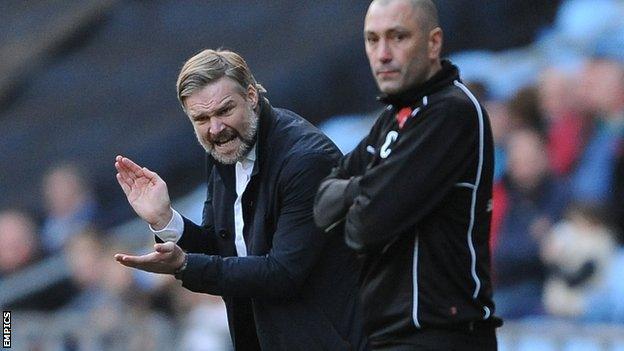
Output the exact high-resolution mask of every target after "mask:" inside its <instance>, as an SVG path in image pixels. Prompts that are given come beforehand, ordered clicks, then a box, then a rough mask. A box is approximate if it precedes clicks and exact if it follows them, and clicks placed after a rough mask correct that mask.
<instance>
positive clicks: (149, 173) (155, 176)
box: [142, 167, 160, 183]
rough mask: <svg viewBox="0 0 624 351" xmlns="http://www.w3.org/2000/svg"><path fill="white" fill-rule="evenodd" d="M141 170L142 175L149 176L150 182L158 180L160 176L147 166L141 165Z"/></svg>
mask: <svg viewBox="0 0 624 351" xmlns="http://www.w3.org/2000/svg"><path fill="white" fill-rule="evenodd" d="M142 171H143V175H144V176H146V177H147V178H149V180H150V181H151V182H153V183H155V182H156V181H158V180H160V177H159V176H158V174H157V173H156V172H152V171H150V170H149V169H148V168H147V167H143V168H142Z"/></svg>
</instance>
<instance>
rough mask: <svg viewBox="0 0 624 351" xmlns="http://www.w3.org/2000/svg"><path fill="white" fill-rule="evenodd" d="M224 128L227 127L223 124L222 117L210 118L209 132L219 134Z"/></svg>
mask: <svg viewBox="0 0 624 351" xmlns="http://www.w3.org/2000/svg"><path fill="white" fill-rule="evenodd" d="M223 128H225V125H224V124H223V122H221V120H220V119H218V118H211V119H210V130H209V133H210V134H212V135H213V136H214V135H217V134H219V133H220V132H221V131H222V130H223Z"/></svg>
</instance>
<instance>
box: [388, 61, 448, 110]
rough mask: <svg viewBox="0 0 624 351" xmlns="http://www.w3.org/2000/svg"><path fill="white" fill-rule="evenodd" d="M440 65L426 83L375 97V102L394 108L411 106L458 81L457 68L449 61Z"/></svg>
mask: <svg viewBox="0 0 624 351" xmlns="http://www.w3.org/2000/svg"><path fill="white" fill-rule="evenodd" d="M441 63H442V69H441V70H439V71H438V72H436V74H434V75H433V77H431V78H429V80H427V81H426V82H424V83H421V84H418V85H416V86H412V87H410V88H407V89H406V90H404V91H402V92H400V93H397V94H381V95H379V96H378V97H377V100H379V101H381V102H383V103H384V104H390V105H394V106H395V107H405V106H413V105H416V104H419V103H420V101H421V100H422V98H423V97H425V96H427V95H430V94H432V93H435V92H437V91H438V90H441V89H443V88H445V87H447V86H448V85H450V84H453V81H454V80H459V69H458V68H457V66H455V65H454V64H452V63H451V61H449V60H442V62H441Z"/></svg>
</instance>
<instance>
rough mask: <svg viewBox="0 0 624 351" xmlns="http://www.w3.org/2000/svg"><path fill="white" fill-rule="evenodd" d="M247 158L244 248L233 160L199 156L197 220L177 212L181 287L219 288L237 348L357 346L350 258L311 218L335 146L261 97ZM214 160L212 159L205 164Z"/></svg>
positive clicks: (359, 335)
mask: <svg viewBox="0 0 624 351" xmlns="http://www.w3.org/2000/svg"><path fill="white" fill-rule="evenodd" d="M256 150H257V158H256V162H255V164H254V168H253V172H252V177H251V180H250V182H249V184H248V186H247V188H246V190H245V193H244V194H243V199H242V200H243V201H242V207H243V218H244V222H245V225H244V232H243V235H244V238H245V243H246V246H247V252H248V256H247V257H237V256H236V249H235V245H234V239H235V235H234V210H233V204H234V201H235V199H236V180H235V169H234V165H222V164H219V163H216V162H215V161H214V160H213V159H212V158H211V157H209V158H208V163H209V167H208V169H209V175H208V196H207V200H206V203H205V207H204V218H203V225H202V226H197V225H196V224H193V223H192V222H191V221H189V220H188V219H186V218H185V219H184V223H185V226H184V228H185V229H184V234H183V236H182V238H181V239H180V241H179V242H178V244H179V245H180V246H181V247H182V248H184V249H185V250H187V251H188V252H189V253H191V254H189V259H188V266H187V269H186V270H185V272H184V274H183V275H182V282H183V286H184V287H186V288H188V289H189V290H192V291H195V292H202V293H209V294H213V295H220V296H223V299H224V300H225V303H226V306H227V313H228V320H229V326H230V334H231V336H232V340H233V343H234V346H235V348H236V349H237V350H255V349H258V345H259V346H260V347H261V348H262V349H263V350H350V349H353V350H360V349H363V348H365V341H364V340H365V338H364V336H363V332H362V323H361V317H360V313H359V307H358V304H357V297H358V293H357V288H356V286H357V278H358V274H359V265H358V264H357V263H356V259H355V256H354V254H353V252H351V250H349V249H348V248H347V247H346V245H345V244H344V242H343V240H342V239H341V238H340V237H338V236H333V237H329V236H326V235H324V234H323V232H322V231H321V230H319V229H318V228H317V227H316V226H315V225H314V221H313V215H312V206H313V201H314V195H315V193H316V190H317V188H318V185H319V183H320V181H321V180H322V179H323V178H324V177H325V176H326V175H327V174H328V173H329V171H330V170H331V168H332V167H333V166H334V165H335V163H336V161H337V160H338V159H339V157H340V152H339V151H338V149H337V148H336V146H335V145H334V144H333V143H332V142H331V141H330V140H329V139H328V138H327V137H326V136H325V135H323V134H322V133H321V132H320V131H319V130H318V129H317V128H315V127H314V126H312V125H311V124H310V123H308V122H307V121H306V120H304V119H303V118H301V117H300V116H298V115H296V114H294V113H293V112H290V111H287V110H283V109H274V108H272V107H271V106H270V105H269V103H268V101H266V100H264V99H263V101H262V102H261V113H260V126H259V131H258V141H257V145H256ZM211 164H214V167H212V166H210V165H211Z"/></svg>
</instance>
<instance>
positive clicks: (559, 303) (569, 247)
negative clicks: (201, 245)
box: [0, 0, 624, 351]
mask: <svg viewBox="0 0 624 351" xmlns="http://www.w3.org/2000/svg"><path fill="white" fill-rule="evenodd" d="M368 3H369V1H364V0H361V1H356V0H352V1H329V0H319V1H313V2H312V1H285V0H281V1H278V0H276V1H242V0H241V1H237V0H233V1H227V2H218V1H192V0H189V1H173V0H151V1H148V0H80V1H79V0H62V1H61V0H47V1H45V0H42V1H35V0H31V1H23V0H20V1H18V0H2V1H1V2H0V32H1V33H3V34H2V36H0V132H1V136H0V307H2V309H3V310H11V311H13V316H12V317H13V333H14V334H13V347H14V348H15V349H17V350H161V349H162V350H171V349H179V350H229V349H231V346H230V341H229V335H228V333H227V325H226V319H225V314H224V307H223V305H222V303H221V300H220V298H219V297H212V296H208V295H201V294H194V293H190V292H188V291H186V290H185V289H182V288H181V287H180V284H179V283H178V282H176V281H175V279H173V278H172V277H169V276H158V275H154V274H148V273H142V272H140V271H136V270H131V269H126V268H123V267H122V266H120V265H118V264H117V263H116V262H114V260H113V258H112V256H113V254H114V253H117V252H133V253H141V252H147V251H149V250H151V247H152V242H153V237H152V235H151V234H150V233H149V231H148V229H147V227H146V225H145V224H143V223H141V222H140V221H138V220H136V219H135V217H134V214H133V213H132V211H131V209H130V207H129V206H128V205H127V203H126V200H125V196H124V195H123V193H122V191H121V190H120V189H119V188H118V185H117V183H116V181H115V177H114V174H115V170H114V167H113V162H114V157H115V155H117V154H123V155H126V156H128V157H130V158H132V159H134V160H135V161H137V162H138V163H140V164H143V165H145V166H147V167H149V168H151V169H152V170H154V171H156V172H158V173H159V174H160V175H161V176H162V177H163V179H165V181H166V182H167V184H168V186H169V188H170V192H171V194H172V197H173V200H174V207H175V208H176V209H177V210H178V211H179V212H181V213H182V214H184V215H186V216H187V217H189V218H191V219H193V220H195V221H196V222H200V221H201V206H202V203H203V200H204V196H205V191H206V189H205V186H204V185H203V182H204V180H205V172H204V166H203V160H204V154H203V149H202V148H201V147H200V146H199V145H197V141H196V139H195V136H194V135H193V131H192V127H191V125H190V123H189V122H188V120H187V119H186V117H185V116H184V114H183V112H182V111H181V109H180V107H179V104H178V102H177V100H176V92H175V80H176V78H177V74H178V71H179V69H180V68H181V66H182V64H183V63H184V61H185V60H186V59H187V58H189V57H190V56H192V55H193V54H195V53H197V52H199V51H200V50H202V49H203V48H219V47H222V48H228V49H232V50H234V51H237V52H239V53H240V54H242V55H243V57H245V59H246V60H247V62H248V64H249V66H250V67H251V69H252V71H253V72H254V74H255V76H256V78H257V79H258V81H259V82H261V83H262V84H263V85H264V86H265V87H266V88H267V90H268V94H267V97H268V98H269V99H270V101H271V103H272V104H273V105H274V106H279V107H285V108H289V109H292V110H294V111H296V112H298V113H300V114H301V115H303V116H304V117H306V118H307V119H308V120H310V121H311V122H312V123H314V124H315V125H317V126H319V127H321V128H322V129H323V130H324V131H325V132H326V133H328V135H330V137H332V138H333V139H334V140H335V142H336V143H337V144H338V145H339V147H340V148H341V149H342V150H343V151H344V152H348V151H349V150H350V149H352V148H353V147H354V146H355V145H356V143H357V142H358V141H359V139H360V138H361V137H362V136H364V135H365V134H366V133H367V132H368V128H370V126H371V125H372V123H373V121H374V118H375V117H376V115H377V112H378V110H379V109H380V108H381V107H382V106H380V105H379V104H378V103H377V102H376V101H375V95H376V93H377V89H376V87H375V84H374V81H373V78H372V76H371V74H370V71H369V67H368V62H367V60H366V56H365V53H364V45H363V40H362V28H363V19H364V14H365V12H366V9H367V6H368ZM436 3H437V4H438V7H439V10H440V20H441V24H442V27H443V29H444V31H445V44H444V46H445V56H447V57H449V58H450V59H451V60H452V61H453V62H454V63H455V64H457V65H458V66H459V67H460V70H461V73H462V77H463V79H464V81H465V82H466V83H468V84H469V86H470V87H471V89H472V91H473V92H474V93H475V94H476V95H477V96H478V97H479V98H480V100H481V101H482V103H483V105H484V106H485V107H486V109H487V110H488V112H489V114H490V119H491V122H492V128H493V132H494V138H495V143H496V174H495V178H496V185H495V191H494V199H493V204H494V213H493V223H492V241H491V247H492V268H493V274H494V277H493V278H494V286H495V301H496V304H497V314H498V315H499V316H501V317H503V318H504V319H505V322H506V323H505V326H504V327H503V328H501V329H500V330H499V339H500V349H501V350H509V351H515V350H523V351H524V350H527V351H528V350H590V351H591V350H609V351H622V350H624V279H622V273H621V272H624V249H623V248H622V244H623V243H624V240H623V239H624V201H623V200H624V1H622V0H560V1H538V0H523V1H520V0H506V1H503V0H487V1H486V0H470V1H468V0H438V1H436Z"/></svg>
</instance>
